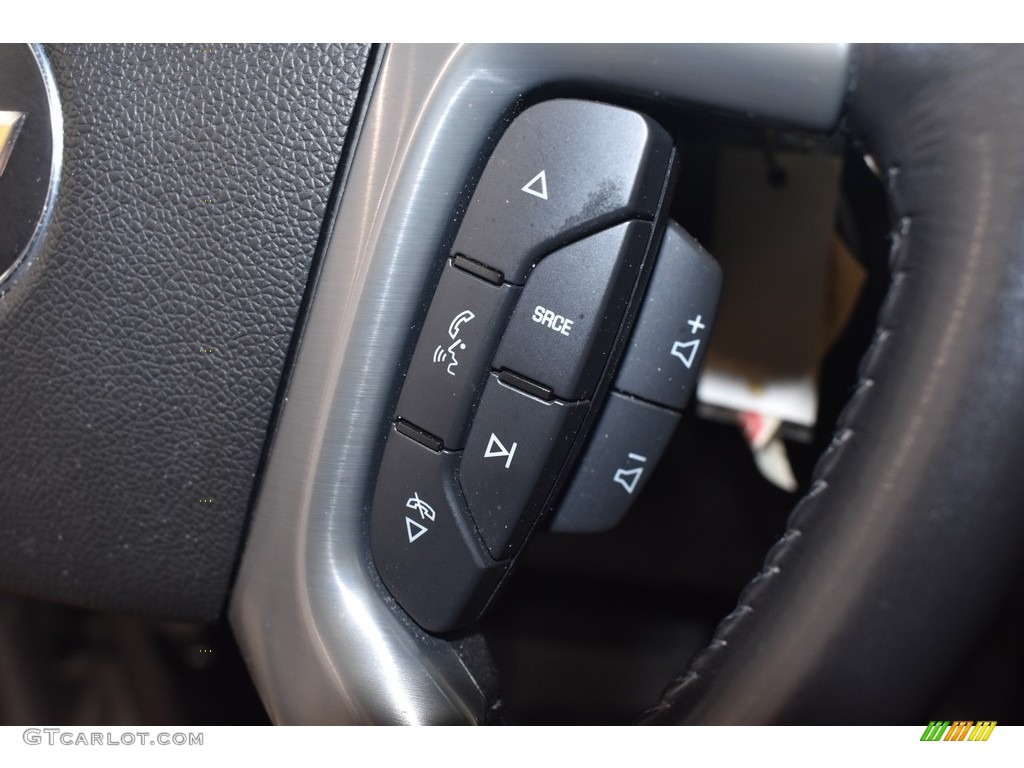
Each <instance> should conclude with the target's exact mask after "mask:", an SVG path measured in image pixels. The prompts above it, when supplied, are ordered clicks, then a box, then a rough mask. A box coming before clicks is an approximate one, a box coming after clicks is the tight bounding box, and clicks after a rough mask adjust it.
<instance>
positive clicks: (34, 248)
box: [0, 43, 64, 298]
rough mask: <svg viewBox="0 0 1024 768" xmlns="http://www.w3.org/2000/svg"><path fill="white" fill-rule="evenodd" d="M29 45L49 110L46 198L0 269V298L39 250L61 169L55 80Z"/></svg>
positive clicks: (61, 128)
mask: <svg viewBox="0 0 1024 768" xmlns="http://www.w3.org/2000/svg"><path fill="white" fill-rule="evenodd" d="M29 47H30V48H31V49H32V55H33V56H34V57H35V60H36V64H37V65H38V66H39V73H40V74H41V75H42V77H43V83H44V85H45V87H46V101H47V106H48V107H49V110H50V133H51V141H52V144H53V159H52V161H51V162H50V180H49V183H48V185H47V190H46V202H45V203H44V204H43V211H42V213H41V214H40V216H39V221H38V222H36V228H35V230H34V231H33V232H32V237H31V239H30V240H29V241H28V244H27V245H26V246H25V249H24V250H23V251H22V252H21V255H19V256H18V258H17V259H15V260H14V262H13V263H12V264H11V266H9V267H8V268H7V269H6V270H4V271H3V272H0V298H3V296H4V295H5V294H6V293H7V290H8V289H9V288H10V286H9V285H7V286H5V283H6V281H7V280H8V278H12V280H11V282H13V278H16V276H17V275H16V273H23V272H24V270H26V269H28V266H29V264H31V263H32V260H33V259H34V258H35V256H36V253H38V252H39V247H40V245H41V244H42V242H43V235H44V234H45V232H46V229H47V228H48V227H49V226H50V220H51V219H53V211H54V209H55V208H56V206H57V189H58V188H59V187H60V177H61V173H62V172H63V170H64V113H63V112H62V111H61V106H60V92H59V91H58V90H57V80H56V78H55V77H54V76H53V67H51V66H50V60H49V59H47V58H46V52H45V51H44V50H43V46H42V45H40V44H39V43H31V44H30V45H29Z"/></svg>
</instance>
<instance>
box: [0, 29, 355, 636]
mask: <svg viewBox="0 0 1024 768" xmlns="http://www.w3.org/2000/svg"><path fill="white" fill-rule="evenodd" d="M47 50H48V54H49V55H50V57H51V61H52V63H53V67H54V70H55V74H56V77H57V82H58V86H59V89H60V93H61V99H62V102H63V108H64V116H65V136H66V150H65V176H64V183H63V187H62V189H61V191H60V195H59V199H58V206H57V211H56V217H55V220H54V227H53V229H52V230H51V232H50V233H49V237H48V240H47V241H46V243H45V244H44V247H43V250H42V251H41V253H40V255H39V257H38V261H37V262H36V264H35V265H34V267H33V269H32V270H31V271H30V272H29V274H27V275H26V276H25V279H24V280H22V281H21V282H20V283H19V284H17V285H15V286H14V288H13V289H12V290H11V291H10V292H9V293H8V294H7V295H6V296H4V297H3V299H2V300H0V589H5V590H11V591H16V592H23V593H29V594H33V595H38V596H43V597H49V598H55V599H60V600H63V601H67V602H71V603H75V604H80V605H87V606H98V607H103V608H109V609H115V610H124V611H133V612H141V613H148V614H151V615H158V616H166V617H172V618H182V619H210V618H213V617H215V616H217V615H218V614H219V613H220V611H221V609H222V607H223V605H224V601H225V598H226V595H227V589H228V583H229V580H230V576H231V572H232V568H233V567H234V564H235V560H236V557H237V553H238V547H239V542H240V537H241V533H242V529H243V525H244V521H245V515H246V510H247V507H248V504H249V500H250V495H251V493H252V488H253V481H254V478H255V475H256V472H257V467H258V465H259V461H260V454H261V451H262V449H263V444H264V440H265V436H266V431H267V427H268V424H269V420H270V417H271V412H272V410H273V406H274V400H275V396H276V393H277V388H278V383H279V380H280V378H281V374H282V370H283V367H284V362H285V358H286V355H287V352H288V348H289V344H290V342H291V338H292V333H293V329H294V324H295V320H296V316H297V313H298V310H299V306H300V303H301V301H302V295H303V291H304V289H305V286H306V282H307V278H308V274H309V269H310V265H311V262H312V259H313V256H314V252H315V251H316V247H317V241H318V238H319V236H320V231H321V227H322V223H323V218H324V214H325V211H326V207H327V202H328V198H329V196H330V191H331V186H332V182H333V179H334V175H335V172H336V170H337V167H338V162H339V158H340V156H341V149H342V144H343V142H344V138H345V134H346V130H347V128H348V123H349V119H350V118H351V116H352V114H353V110H354V106H355V101H356V96H357V93H358V90H359V87H360V83H361V80H362V76H363V72H364V69H365V67H366V62H367V56H368V53H369V47H368V46H363V45H349V46H302V47H298V46H285V47H282V46H199V45H195V46H150V45H145V46H93V45H89V46H58V47H51V48H49V49H47Z"/></svg>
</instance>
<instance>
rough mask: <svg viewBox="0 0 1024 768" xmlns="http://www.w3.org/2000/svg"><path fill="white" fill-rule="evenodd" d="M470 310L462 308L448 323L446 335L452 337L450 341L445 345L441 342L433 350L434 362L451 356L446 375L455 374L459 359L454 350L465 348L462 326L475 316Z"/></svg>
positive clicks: (442, 360) (440, 361) (439, 361)
mask: <svg viewBox="0 0 1024 768" xmlns="http://www.w3.org/2000/svg"><path fill="white" fill-rule="evenodd" d="M475 317H476V315H474V314H473V313H472V312H470V311H469V310H468V309H464V310H462V311H461V312H459V314H457V315H456V316H455V317H453V318H452V321H451V322H450V323H448V336H449V338H451V339H452V343H451V344H449V345H448V346H447V348H446V347H444V346H443V345H441V344H438V345H437V349H435V350H434V362H435V363H442V362H444V361H445V360H447V359H448V358H449V357H451V359H452V360H451V362H450V363H448V375H449V376H454V375H455V370H454V369H455V368H456V367H457V366H458V364H459V361H458V360H457V359H456V357H455V350H457V349H465V348H466V343H465V342H464V341H463V340H462V338H461V336H462V326H464V325H465V324H466V323H468V322H469V321H470V320H472V319H473V318H475Z"/></svg>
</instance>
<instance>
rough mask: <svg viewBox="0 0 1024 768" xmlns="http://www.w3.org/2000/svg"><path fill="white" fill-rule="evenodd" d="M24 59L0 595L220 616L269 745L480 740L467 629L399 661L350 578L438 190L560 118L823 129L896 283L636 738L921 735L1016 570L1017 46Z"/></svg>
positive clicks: (1021, 105) (1020, 313)
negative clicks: (855, 186) (673, 728)
mask: <svg viewBox="0 0 1024 768" xmlns="http://www.w3.org/2000/svg"><path fill="white" fill-rule="evenodd" d="M46 58H48V59H49V62H50V63H51V64H52V67H53V73H54V76H55V83H56V89H57V91H58V92H59V97H60V98H59V101H60V110H61V112H62V115H63V120H64V129H63V136H64V145H65V149H64V152H63V178H62V179H61V181H60V184H59V186H57V187H56V190H57V191H56V202H55V204H54V208H53V218H52V222H50V224H49V229H48V230H47V231H46V232H45V233H44V235H43V237H42V239H41V240H40V241H39V243H38V244H37V245H36V246H34V247H35V251H34V252H33V255H32V259H31V262H30V263H29V262H26V266H24V267H23V268H21V269H19V270H17V271H15V272H12V275H13V278H10V279H8V282H7V284H6V285H4V287H3V288H2V289H0V290H2V291H3V292H4V293H3V294H0V361H2V362H0V392H3V393H4V395H5V397H4V398H3V402H4V405H5V406H6V407H4V408H2V409H0V466H2V467H4V472H3V475H2V476H0V531H2V532H3V535H0V555H2V556H0V587H3V588H5V589H7V590H11V591H17V592H22V593H27V594H32V595H36V596H43V597H47V598H55V599H60V600H64V601H68V602H72V603H75V604H79V605H86V606H96V607H102V608H107V609H115V610H122V611H133V612H139V613H145V614H149V615H157V616H162V617H168V618H179V619H191V620H206V619H212V618H215V617H216V616H218V615H219V614H220V613H221V612H222V611H224V610H225V609H226V610H227V611H228V614H229V616H230V620H231V623H232V626H233V628H234V631H235V633H236V636H237V638H238V640H239V644H240V646H241V648H242V650H243V653H244V655H245V657H246V660H247V663H248V665H249V668H250V671H251V673H252V675H253V678H254V680H255V682H256V685H257V687H258V689H259V690H260V692H261V695H262V697H263V699H264V702H265V704H266V706H267V709H268V711H269V712H270V714H271V716H272V718H273V719H274V720H275V721H277V722H281V723H290V722H303V723H319V722H409V723H419V722H425V723H442V722H490V721H500V720H501V718H502V717H503V707H502V705H501V698H500V681H496V680H495V679H494V675H493V670H492V669H491V667H490V662H489V659H488V653H487V649H486V645H485V644H484V643H483V641H482V640H481V638H480V637H479V636H478V635H475V634H473V633H472V632H470V633H467V634H462V635H459V636H457V637H452V636H445V637H440V636H434V635H431V634H428V633H426V632H424V631H423V630H422V629H420V628H419V627H418V626H417V625H416V624H415V623H414V622H412V621H411V620H410V619H409V618H408V617H407V616H406V615H405V614H404V613H403V612H402V610H401V608H400V607H398V606H397V605H396V604H395V602H394V600H392V599H391V598H390V596H389V595H388V592H387V590H386V589H384V587H383V586H382V584H381V583H380V580H379V578H378V577H377V575H376V571H375V568H374V565H373V562H372V559H371V557H370V554H369V547H368V533H367V527H368V506H369V504H370V499H371V496H372V490H373V486H374V481H375V472H376V468H377V465H378V464H379V461H380V455H381V451H382V448H383V441H384V435H385V432H386V424H387V419H388V416H389V415H390V414H391V413H392V412H393V408H394V402H395V400H396V398H397V394H398V387H400V381H398V378H399V377H398V375H397V371H398V370H399V369H400V368H401V365H402V361H403V359H405V355H406V354H407V349H408V345H409V343H410V339H409V329H410V328H411V327H414V326H415V325H416V323H417V321H418V318H419V317H420V315H421V313H422V301H423V293H424V286H425V285H427V283H428V282H429V280H430V278H431V275H432V274H433V273H434V271H435V266H436V259H437V254H438V253H440V252H442V246H443V245H444V244H445V243H449V244H450V239H451V237H452V233H453V229H452V226H453V225H452V217H453V211H457V210H458V209H459V206H460V205H461V204H462V203H463V202H464V199H465V197H464V196H465V191H466V187H467V180H471V179H475V178H476V177H478V176H479V173H480V171H481V168H482V165H481V163H482V159H483V158H484V157H485V153H486V150H488V149H489V148H491V147H493V144H494V142H495V140H496V137H494V136H493V134H494V132H495V128H496V126H499V125H501V124H502V123H503V122H504V121H507V120H508V119H509V118H510V116H513V115H514V114H515V113H517V112H518V111H520V110H521V108H522V106H523V105H524V104H526V103H528V102H531V101H534V100H539V99H540V98H546V97H549V96H560V95H573V94H584V95H594V96H597V97H600V98H608V99H611V100H617V101H620V102H624V103H627V104H628V105H630V106H635V107H637V108H639V109H641V110H642V109H643V108H645V107H650V108H651V109H655V110H662V111H663V110H666V109H671V110H683V109H695V108H703V109H708V108H710V109H713V110H715V111H719V112H724V113H727V114H730V115H733V116H735V117H737V118H739V119H743V120H750V121H755V122H759V123H768V124H783V125H786V126H791V127H795V128H798V129H801V130H807V131H813V132H818V133H823V134H824V133H830V132H835V131H838V132H840V133H841V134H842V135H844V136H845V137H846V138H847V140H848V141H849V142H852V143H853V144H854V145H856V146H857V147H859V148H861V149H862V151H863V152H865V153H866V154H868V155H870V157H871V158H872V159H873V162H874V164H875V165H876V166H877V167H878V168H879V170H880V173H881V174H882V175H883V176H884V178H885V181H886V187H887V193H888V199H889V204H890V206H891V211H892V222H893V229H892V256H891V273H892V280H891V285H890V287H889V291H888V295H887V298H886V300H885V303H884V306H883V308H882V311H881V313H880V315H879V318H878V327H877V332H876V334H875V337H874V340H873V342H872V344H871V347H870V349H869V350H868V352H867V354H866V356H865V358H864V360H863V362H862V366H861V370H860V377H859V382H858V384H857V386H856V388H855V391H854V392H853V394H852V396H851V398H850V400H849V403H848V405H847V406H846V408H845V410H844V411H843V414H842V416H841V418H840V421H839V424H838V427H837V430H836V433H835V437H834V439H833V441H832V444H831V446H830V447H829V449H828V450H827V452H826V453H825V454H824V455H823V456H822V457H821V459H820V461H819V464H818V466H817V469H816V471H815V478H814V482H813V484H812V486H811V489H810V491H809V493H808V494H807V495H806V496H805V497H804V498H803V499H802V500H801V501H800V502H799V503H798V504H797V506H796V508H795V509H794V510H793V512H792V515H791V517H790V519H789V523H788V526H787V530H786V532H785V533H784V535H783V536H782V537H781V539H779V541H778V543H777V544H776V545H775V546H774V547H773V548H772V549H771V551H770V552H768V553H767V556H766V559H765V564H764V568H763V570H762V571H761V573H760V574H758V575H757V576H756V577H755V578H754V579H753V581H751V583H750V584H749V585H748V587H747V588H746V589H745V590H744V591H743V593H742V594H741V595H740V596H739V601H738V605H737V607H736V609H735V610H734V611H733V612H732V613H731V614H730V615H729V616H727V617H726V618H725V619H723V621H722V623H721V624H720V626H719V627H718V629H717V631H716V632H715V634H714V638H713V640H712V642H711V644H710V645H709V646H708V647H707V649H706V650H704V651H703V652H701V653H700V654H699V655H698V656H697V657H696V658H695V659H694V661H693V662H692V663H691V665H690V666H689V668H688V669H686V670H683V671H682V672H681V675H680V676H679V678H678V679H677V680H675V681H674V682H672V683H670V685H669V687H668V688H667V690H666V693H665V695H664V697H663V699H662V700H661V702H660V703H657V702H652V709H651V710H650V711H649V712H647V713H646V714H644V715H642V716H641V720H642V721H643V722H693V723H780V722H798V723H812V722H827V723H860V722H885V723H911V722H919V721H920V720H921V719H922V717H923V715H924V713H925V711H926V707H927V705H928V704H929V703H930V701H931V700H932V699H933V698H934V697H935V695H936V694H937V693H938V686H941V685H942V683H943V682H944V681H945V680H946V679H947V677H948V676H949V674H950V673H951V670H954V669H955V668H956V666H957V664H958V663H959V662H960V661H961V660H962V658H963V657H964V655H965V654H966V652H967V650H968V649H969V648H970V647H971V645H972V643H973V642H974V640H975V639H976V635H977V633H978V631H979V629H980V628H981V627H983V626H984V624H985V623H986V622H987V621H988V620H989V619H990V618H991V616H992V615H993V613H994V612H995V609H996V607H997V606H998V604H999V600H1000V598H1001V596H1002V594H1003V588H1004V585H1006V584H1007V583H1009V581H1010V580H1011V578H1013V576H1014V575H1015V574H1016V573H1017V570H1018V565H1017V564H1018V562H1019V552H1020V551H1021V544H1022V540H1024V519H1022V516H1021V515H1020V514H1019V508H1020V503H1021V502H1020V500H1021V499H1022V498H1024V473H1021V472H1020V471H1019V467H1020V466H1021V465H1022V459H1024V456H1022V454H1024V442H1022V441H1021V440H1020V439H1019V435H1020V434H1021V433H1022V428H1024V407H1022V406H1021V404H1020V397H1019V393H1020V392H1021V385H1022V383H1024V346H1022V345H1021V343H1020V339H1021V338H1022V334H1024V240H1022V230H1021V225H1020V222H1021V221H1022V219H1024V210H1022V206H1024V192H1022V185H1021V184H1020V182H1019V180H1018V179H1019V178H1020V177H1021V172H1022V170H1024V139H1022V138H1020V132H1019V130H1018V126H1019V125H1020V124H1021V122H1022V121H1021V118H1022V117H1024V90H1022V89H1021V88H1020V86H1019V81H1020V74H1021V73H1022V72H1024V51H1022V50H1020V49H1018V48H1004V47H998V48H986V47H981V48H975V47H942V46H937V47H928V46H922V47H917V46H908V47H904V46H882V47H871V46H856V47H846V46H639V47H633V46H555V47H551V46H487V45H480V46H419V45H412V46H391V47H382V48H369V47H367V46H334V47H308V48H297V47H294V48H272V47H228V48H217V49H183V48H166V47H148V46H147V47H139V48H129V49H127V50H120V49H114V48H110V47H102V46H101V47H87V48H61V47H54V48H48V49H46ZM4 108H5V107H4V105H0V109H4ZM15 150H17V147H16V146H15ZM339 158H340V164H339ZM58 165H60V164H59V163H58ZM3 182H4V179H3V178H2V177H0V185H2V184H3ZM0 191H2V187H0ZM0 215H2V214H0ZM726 279H728V275H726ZM638 716H640V713H638Z"/></svg>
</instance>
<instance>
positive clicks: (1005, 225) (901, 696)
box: [645, 47, 1024, 724]
mask: <svg viewBox="0 0 1024 768" xmlns="http://www.w3.org/2000/svg"><path fill="white" fill-rule="evenodd" d="M856 61H857V67H856V70H855V72H854V80H853V83H854V85H853V89H852V93H851V100H850V103H849V108H848V123H847V126H846V129H847V131H848V133H849V134H850V135H851V136H852V137H854V138H856V139H862V140H863V142H864V145H865V146H866V149H867V150H868V151H869V152H870V154H871V155H873V157H874V158H875V159H876V161H877V163H878V166H879V167H880V168H882V169H883V170H884V173H885V174H886V176H887V179H888V188H889V190H888V191H889V197H890V201H891V204H892V208H893V221H894V226H893V234H892V237H893V248H892V261H891V266H892V273H893V275H892V284H891V287H890V290H889V295H888V298H887V300H886V303H885V305H884V307H883V309H882V312H881V316H880V317H879V323H878V324H879V330H878V333H877V336H876V338H875V340H874V342H873V344H872V346H871V348H870V351H869V352H868V354H867V356H866V358H865V360H864V361H863V364H862V370H861V379H860V384H859V386H858V388H857V391H856V393H855V394H854V395H853V398H852V400H851V402H850V404H849V405H848V407H847V408H846V410H845V411H844V414H843V416H842V418H841V419H840V424H839V426H838V431H837V433H836V436H835V440H834V442H833V444H832V447H831V448H830V450H829V451H828V452H827V453H826V455H825V456H824V457H823V458H822V460H821V462H820V464H819V466H818V468H817V471H816V481H815V483H814V485H813V487H812V489H811V492H810V494H809V495H808V496H807V497H806V498H805V499H803V501H802V502H801V503H800V504H799V505H798V507H797V508H796V509H795V510H794V512H793V514H792V517H791V519H790V522H789V530H788V531H787V532H786V534H785V535H784V536H783V537H782V539H781V540H780V541H779V542H778V544H777V545H776V546H775V548H774V549H773V550H772V552H771V553H770V554H769V555H768V558H767V560H766V563H765V566H764V570H763V571H762V572H761V574H760V575H758V576H757V578H755V579H754V581H753V582H751V584H750V585H749V586H748V588H747V589H746V591H745V592H744V593H743V595H742V596H741V598H740V601H739V606H738V607H737V608H736V610H735V611H734V612H733V613H732V614H731V615H730V616H729V617H728V618H726V619H725V620H724V621H723V622H722V624H721V625H720V626H719V628H718V630H717V632H716V634H715V637H714V640H713V641H712V643H711V645H710V646H709V647H708V648H707V649H706V650H705V651H704V652H702V653H701V654H700V655H699V656H698V657H697V658H696V659H695V660H694V662H693V663H692V665H691V667H690V669H689V670H688V671H687V672H686V673H685V674H684V675H682V676H681V677H680V678H679V679H678V680H677V681H676V682H675V683H674V684H673V685H672V686H671V687H670V688H669V690H668V691H667V693H666V696H665V699H664V700H663V701H662V703H661V704H660V706H659V707H657V708H656V709H655V710H653V711H652V712H651V713H649V714H648V716H647V717H646V718H645V720H646V721H648V722H679V721H685V722H694V723H724V722H730V723H780V722H781V723H786V722H799V723H818V722H822V723H907V724H910V723H913V724H920V723H921V721H922V718H923V717H925V715H926V713H927V706H928V705H929V703H930V702H931V701H932V700H933V699H934V697H935V696H936V695H937V694H938V693H939V687H940V686H941V685H942V684H943V683H944V681H946V680H947V679H948V677H949V675H950V673H951V671H952V670H954V669H955V667H956V665H957V664H958V662H959V661H960V660H961V659H962V657H963V656H964V655H965V653H966V651H967V649H968V648H969V647H970V645H971V643H972V641H973V640H974V638H975V635H976V633H977V632H978V631H979V629H981V628H983V627H984V625H985V623H986V621H987V620H988V618H989V617H990V616H991V615H992V613H993V612H994V610H995V608H996V606H997V605H998V603H999V600H1000V598H1001V597H1002V595H1003V593H1004V588H1005V586H1006V585H1008V584H1009V583H1010V581H1011V577H1012V576H1013V575H1014V574H1015V572H1016V571H1017V569H1018V563H1019V562H1020V561H1021V555H1020V553H1021V552H1022V544H1024V471H1022V467H1024V438H1022V435H1024V405H1022V393H1024V226H1022V224H1024V183H1022V179H1024V132H1022V131H1021V129H1020V126H1021V125H1022V124H1024V85H1022V82H1024V79H1022V75H1024V49H1022V48H1020V47H1005V48H973V47H952V48H949V47H869V48H862V49H859V50H858V51H857V59H856ZM963 716H978V717H981V716H984V713H963Z"/></svg>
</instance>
